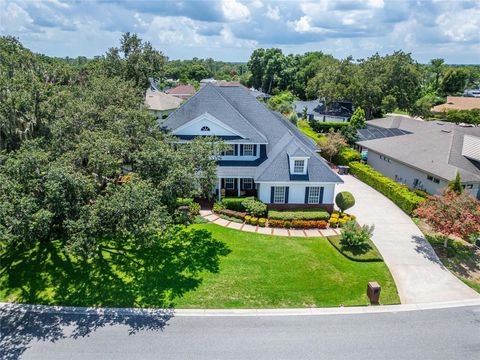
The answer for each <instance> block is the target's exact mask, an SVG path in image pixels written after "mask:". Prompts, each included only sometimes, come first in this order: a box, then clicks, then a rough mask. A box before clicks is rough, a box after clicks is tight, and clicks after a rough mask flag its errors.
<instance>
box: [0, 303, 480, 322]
mask: <svg viewBox="0 0 480 360" xmlns="http://www.w3.org/2000/svg"><path fill="white" fill-rule="evenodd" d="M467 306H480V299H470V300H460V301H449V302H437V303H424V304H402V305H379V306H355V307H331V308H298V309H137V308H93V307H75V306H48V305H30V304H15V303H5V302H2V303H0V312H3V311H18V312H27V311H32V312H48V313H52V314H72V315H102V316H156V317H167V318H168V317H174V316H179V317H188V316H192V317H193V316H205V317H208V316H311V315H352V314H375V313H397V312H405V311H420V310H434V309H449V308H458V307H467Z"/></svg>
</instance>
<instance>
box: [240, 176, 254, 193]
mask: <svg viewBox="0 0 480 360" xmlns="http://www.w3.org/2000/svg"><path fill="white" fill-rule="evenodd" d="M242 181H243V189H244V190H252V189H253V179H250V178H246V179H243V180H242Z"/></svg>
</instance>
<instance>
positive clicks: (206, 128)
mask: <svg viewBox="0 0 480 360" xmlns="http://www.w3.org/2000/svg"><path fill="white" fill-rule="evenodd" d="M200 131H210V128H209V127H208V126H203V127H202V128H201V129H200Z"/></svg>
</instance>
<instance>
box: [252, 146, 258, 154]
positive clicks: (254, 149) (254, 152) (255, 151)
mask: <svg viewBox="0 0 480 360" xmlns="http://www.w3.org/2000/svg"><path fill="white" fill-rule="evenodd" d="M253 156H257V145H256V144H255V145H253Z"/></svg>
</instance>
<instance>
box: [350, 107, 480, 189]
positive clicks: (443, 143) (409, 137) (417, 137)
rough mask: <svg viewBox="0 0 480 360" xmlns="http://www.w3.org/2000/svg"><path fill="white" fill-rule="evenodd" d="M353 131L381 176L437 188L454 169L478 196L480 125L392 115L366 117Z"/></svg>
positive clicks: (450, 177)
mask: <svg viewBox="0 0 480 360" xmlns="http://www.w3.org/2000/svg"><path fill="white" fill-rule="evenodd" d="M358 135H359V141H358V142H357V145H358V146H359V147H360V150H368V156H367V159H368V160H367V163H368V164H369V165H371V166H372V167H373V168H374V169H376V170H377V171H379V172H381V173H382V174H384V175H385V176H388V177H389V178H391V179H393V180H395V181H397V182H399V183H401V184H405V185H407V186H408V187H409V188H410V189H421V190H424V191H426V192H428V193H430V194H437V193H439V190H440V189H444V188H446V187H447V186H448V182H449V181H450V180H453V179H454V178H455V176H456V174H457V172H459V173H460V176H461V178H462V186H463V187H464V189H465V191H467V192H469V193H471V194H472V195H473V196H475V197H476V198H478V199H480V127H472V126H460V125H456V124H453V123H447V122H442V121H430V122H428V121H421V120H415V119H409V118H405V117H400V116H392V117H388V118H384V119H376V120H370V121H367V128H366V129H362V130H359V131H358Z"/></svg>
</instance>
